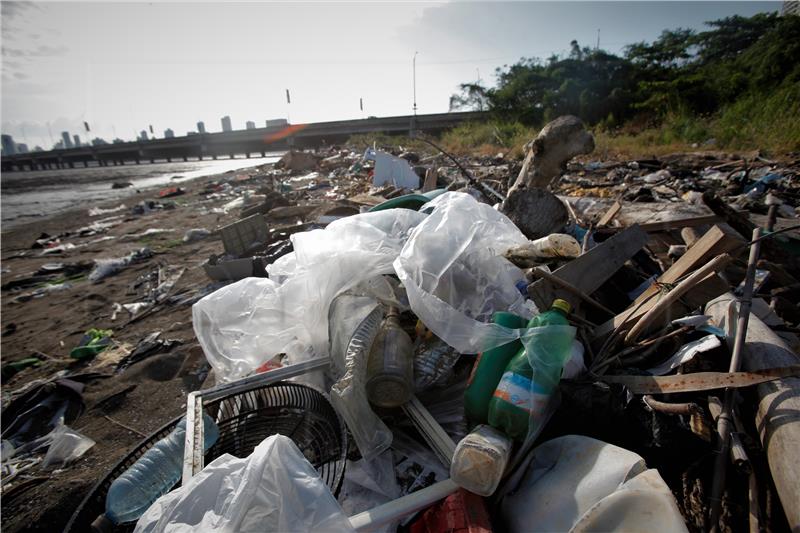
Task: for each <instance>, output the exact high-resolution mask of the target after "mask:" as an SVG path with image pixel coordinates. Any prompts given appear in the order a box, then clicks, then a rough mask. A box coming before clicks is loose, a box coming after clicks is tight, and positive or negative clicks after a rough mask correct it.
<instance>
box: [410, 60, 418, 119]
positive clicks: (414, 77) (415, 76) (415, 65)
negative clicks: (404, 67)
mask: <svg viewBox="0 0 800 533" xmlns="http://www.w3.org/2000/svg"><path fill="white" fill-rule="evenodd" d="M418 53H419V52H414V58H413V59H412V60H411V65H412V71H413V73H412V76H413V81H414V116H415V117H416V116H417V54H418Z"/></svg>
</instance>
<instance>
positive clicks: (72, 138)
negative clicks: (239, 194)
mask: <svg viewBox="0 0 800 533" xmlns="http://www.w3.org/2000/svg"><path fill="white" fill-rule="evenodd" d="M287 124H288V122H287V121H286V119H268V120H266V121H265V127H268V128H274V127H280V126H285V125H287ZM84 128H85V129H89V128H90V126H89V124H88V123H84ZM226 128H227V129H226ZM197 129H198V130H199V132H200V133H215V132H209V131H207V130H206V127H205V123H204V122H202V121H201V122H198V123H197ZM244 129H246V130H253V129H256V123H255V121H252V120H248V121H246V122H245V128H244ZM234 130H235V128H233V126H232V122H231V119H230V117H229V116H227V115H226V116H224V117H221V118H220V132H226V131H234ZM197 133H198V132H197V131H187V132H186V135H187V136H188V135H196V134H197ZM151 135H152V136H151ZM174 137H175V131H174V130H173V129H172V128H166V129H165V130H164V138H165V139H172V138H174ZM155 139H156V137H155V135H153V134H150V135H148V132H147V130H141V131H140V132H139V133H138V134H137V135H136V137H135V138H134V139H128V140H129V141H151V140H155ZM113 142H114V143H117V142H124V140H123V139H119V138H115V139H114V141H113ZM104 144H108V142H107V141H106V140H105V139H103V138H102V137H95V138H94V139H92V141H91V142H89V143H84V142H81V140H80V135H79V134H77V133H75V134H72V133H71V132H70V131H62V132H61V138H60V139H59V140H58V142H55V143H53V144H52V146H50V147H49V148H47V149H42V148H41V147H40V146H39V145H36V147H35V149H34V151H44V150H55V149H63V148H67V149H71V148H78V147H82V146H100V145H104ZM29 151H30V150H29V149H28V145H27V144H26V143H17V142H16V141H14V139H13V136H12V135H8V134H3V152H2V153H3V155H14V154H22V153H27V152H29Z"/></svg>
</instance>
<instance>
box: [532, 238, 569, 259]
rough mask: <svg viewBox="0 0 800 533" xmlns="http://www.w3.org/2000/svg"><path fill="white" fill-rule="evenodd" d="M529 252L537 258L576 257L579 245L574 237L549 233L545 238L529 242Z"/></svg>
mask: <svg viewBox="0 0 800 533" xmlns="http://www.w3.org/2000/svg"><path fill="white" fill-rule="evenodd" d="M530 246H531V251H532V252H533V253H534V254H535V255H536V256H537V257H578V256H579V255H581V245H580V244H579V243H578V241H576V240H575V237H573V236H571V235H566V234H564V233H551V234H550V235H548V236H547V237H542V238H541V239H536V240H535V241H531V244H530Z"/></svg>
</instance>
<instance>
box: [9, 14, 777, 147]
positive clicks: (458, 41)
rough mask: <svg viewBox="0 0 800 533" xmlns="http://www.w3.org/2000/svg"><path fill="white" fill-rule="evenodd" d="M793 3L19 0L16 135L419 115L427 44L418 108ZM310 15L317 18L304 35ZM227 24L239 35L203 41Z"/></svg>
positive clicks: (12, 30) (13, 64)
mask: <svg viewBox="0 0 800 533" xmlns="http://www.w3.org/2000/svg"><path fill="white" fill-rule="evenodd" d="M781 7H782V3H781V2H779V1H775V2H770V1H766V2H691V3H687V2H641V1H638V2H636V1H634V2H518V3H503V2H450V3H435V2H425V3H419V2H416V3H404V4H401V3H394V4H389V3H320V4H309V3H297V4H292V3H230V2H213V3H210V2H194V3H188V2H177V3H175V2H167V3H159V2H150V3H146V2H125V3H122V2H120V3H117V2H41V3H39V2H7V1H3V2H1V3H0V15H1V16H0V18H1V19H2V40H3V43H2V45H3V64H2V78H3V91H2V106H1V107H2V125H1V126H0V129H2V133H4V134H9V135H13V136H14V137H15V138H16V139H18V141H19V142H23V143H26V144H28V146H33V145H34V144H39V145H42V146H52V145H53V143H55V142H56V141H57V140H58V139H57V138H55V137H54V135H56V134H58V133H59V132H61V131H71V132H72V133H73V134H74V133H78V132H79V133H80V134H86V135H88V132H86V131H85V129H84V127H83V123H84V121H86V122H88V123H89V124H90V126H91V136H92V137H99V138H106V139H120V138H121V139H125V140H133V139H135V138H136V137H137V136H138V135H139V133H138V132H139V131H140V130H142V129H149V126H150V125H151V124H152V126H153V127H154V128H155V129H156V130H158V131H163V130H164V129H166V128H167V127H169V128H172V129H173V130H174V131H187V132H188V131H193V130H195V128H194V125H195V124H196V123H197V121H198V120H200V121H201V122H205V123H206V124H212V123H214V124H219V122H217V121H218V120H219V117H222V116H229V117H230V118H231V122H232V124H244V123H245V121H246V120H254V121H256V122H258V121H257V120H256V118H257V117H265V118H264V119H263V120H272V119H277V118H283V119H287V118H291V122H293V123H304V122H320V121H329V120H344V119H353V118H360V117H362V115H363V113H362V111H361V109H360V101H361V99H362V98H363V101H364V102H369V109H368V111H367V113H368V114H369V115H375V116H392V115H405V114H410V113H411V106H412V82H411V78H412V68H411V67H412V65H411V63H412V57H413V56H414V54H415V52H418V55H417V59H416V70H417V91H416V92H417V103H418V113H420V114H426V113H436V112H446V111H447V107H448V100H449V97H450V95H451V94H453V93H454V92H456V91H457V89H458V84H459V83H463V82H471V81H482V82H483V83H484V84H487V85H492V84H493V81H494V76H493V72H494V69H495V68H496V67H502V66H503V65H505V64H512V63H514V62H516V61H517V60H518V59H519V58H521V57H540V58H546V57H548V56H550V55H551V54H562V55H565V54H566V53H568V51H569V42H570V41H571V40H572V39H576V40H577V41H578V42H579V43H580V44H581V45H583V46H594V45H595V44H596V42H597V40H598V31H599V40H600V46H601V48H603V49H606V50H608V51H610V52H612V53H621V52H622V51H623V49H624V47H625V45H628V44H631V43H634V42H637V41H642V40H645V41H652V40H654V39H656V38H657V37H658V35H659V34H660V33H661V31H662V30H664V29H674V28H678V27H688V28H694V29H702V28H703V23H704V22H705V21H708V20H714V19H719V18H723V17H725V16H730V15H733V14H740V15H743V16H751V15H753V14H755V13H757V12H764V11H778V10H780V9H781ZM295 21H302V28H303V32H302V38H301V37H300V36H299V35H298V32H297V28H298V27H297V23H296V22H295ZM222 26H224V27H228V28H236V31H232V32H228V33H226V35H225V38H224V39H211V38H202V37H199V36H206V35H209V36H210V35H215V34H217V33H218V32H219V28H220V27H222ZM265 27H268V28H269V31H264V28H265ZM265 50H267V51H270V52H269V53H267V54H265V53H264V51H265ZM287 90H289V91H290V92H291V99H292V101H291V104H289V103H287V100H286V97H285V94H286V91H287ZM266 117H270V118H266ZM260 123H264V122H260ZM212 129H214V128H212ZM197 131H198V132H199V131H200V129H199V128H197Z"/></svg>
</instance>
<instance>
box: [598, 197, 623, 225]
mask: <svg viewBox="0 0 800 533" xmlns="http://www.w3.org/2000/svg"><path fill="white" fill-rule="evenodd" d="M620 209H622V204H621V203H619V202H618V201H617V202H614V204H613V205H612V206H611V207H609V208H608V211H606V212H605V213H603V216H602V217H600V220H598V221H597V225H598V226H599V227H601V228H602V227H603V226H608V224H609V223H610V222H611V221H612V220H614V217H615V216H617V213H619V211H620Z"/></svg>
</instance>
